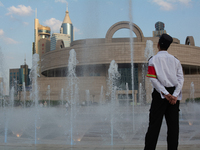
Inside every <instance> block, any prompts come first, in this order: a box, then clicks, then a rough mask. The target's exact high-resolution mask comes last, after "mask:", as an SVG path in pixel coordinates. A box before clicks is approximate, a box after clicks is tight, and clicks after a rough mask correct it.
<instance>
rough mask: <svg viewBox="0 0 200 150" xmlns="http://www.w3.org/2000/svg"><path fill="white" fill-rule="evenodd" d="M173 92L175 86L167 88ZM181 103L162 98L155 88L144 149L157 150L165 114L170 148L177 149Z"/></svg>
mask: <svg viewBox="0 0 200 150" xmlns="http://www.w3.org/2000/svg"><path fill="white" fill-rule="evenodd" d="M166 89H167V91H168V92H169V93H170V94H173V92H174V90H175V88H174V87H171V88H166ZM179 103H180V101H179V100H178V101H177V103H176V104H175V105H172V104H170V103H169V101H168V100H167V99H162V98H161V96H160V93H158V92H157V91H156V90H155V89H154V91H153V93H152V103H151V108H150V114H149V127H148V130H147V133H146V137H145V148H144V150H155V149H156V144H157V140H158V136H159V132H160V128H161V125H162V120H163V116H165V119H166V123H167V128H168V129H167V145H168V150H177V148H178V138H179Z"/></svg>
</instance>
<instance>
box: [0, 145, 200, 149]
mask: <svg viewBox="0 0 200 150" xmlns="http://www.w3.org/2000/svg"><path fill="white" fill-rule="evenodd" d="M143 148H144V146H143V145H139V146H89V145H88V146H73V147H71V146H66V145H49V144H48V145H45V144H41V145H36V146H35V145H11V144H8V145H0V149H1V150H143ZM199 149H200V144H197V145H196V144H192V145H179V150H199ZM156 150H167V147H166V145H162V146H161V145H158V146H157V149H156Z"/></svg>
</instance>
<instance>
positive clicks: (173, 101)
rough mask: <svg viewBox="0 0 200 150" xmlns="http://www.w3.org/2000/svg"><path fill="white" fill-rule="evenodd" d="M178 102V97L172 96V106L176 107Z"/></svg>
mask: <svg viewBox="0 0 200 150" xmlns="http://www.w3.org/2000/svg"><path fill="white" fill-rule="evenodd" d="M176 102H177V97H175V96H172V100H171V102H170V104H172V105H175V104H176Z"/></svg>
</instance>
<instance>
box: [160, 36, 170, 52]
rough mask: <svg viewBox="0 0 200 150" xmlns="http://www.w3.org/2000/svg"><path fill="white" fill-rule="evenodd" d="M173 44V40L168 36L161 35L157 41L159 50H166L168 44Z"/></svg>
mask: <svg viewBox="0 0 200 150" xmlns="http://www.w3.org/2000/svg"><path fill="white" fill-rule="evenodd" d="M172 42H173V38H172V37H171V36H170V35H168V34H165V33H164V34H162V35H161V37H160V39H159V42H158V43H159V45H160V49H161V50H167V49H168V48H169V46H170V44H171V43H172Z"/></svg>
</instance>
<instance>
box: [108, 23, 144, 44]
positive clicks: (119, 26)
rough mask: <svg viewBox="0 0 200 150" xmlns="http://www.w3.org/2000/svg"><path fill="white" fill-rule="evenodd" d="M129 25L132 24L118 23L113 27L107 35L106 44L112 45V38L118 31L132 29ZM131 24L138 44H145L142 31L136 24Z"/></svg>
mask: <svg viewBox="0 0 200 150" xmlns="http://www.w3.org/2000/svg"><path fill="white" fill-rule="evenodd" d="M129 23H130V22H129V21H120V22H117V23H115V24H114V25H112V26H111V27H110V28H109V29H108V31H107V33H106V38H105V42H106V43H111V42H112V37H113V35H114V33H115V32H116V31H118V30H120V29H123V28H126V29H130V25H129ZM131 24H132V31H133V32H134V33H135V34H136V40H137V42H143V40H144V35H143V33H142V30H141V29H140V28H139V27H138V26H137V25H136V24H134V23H131Z"/></svg>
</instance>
